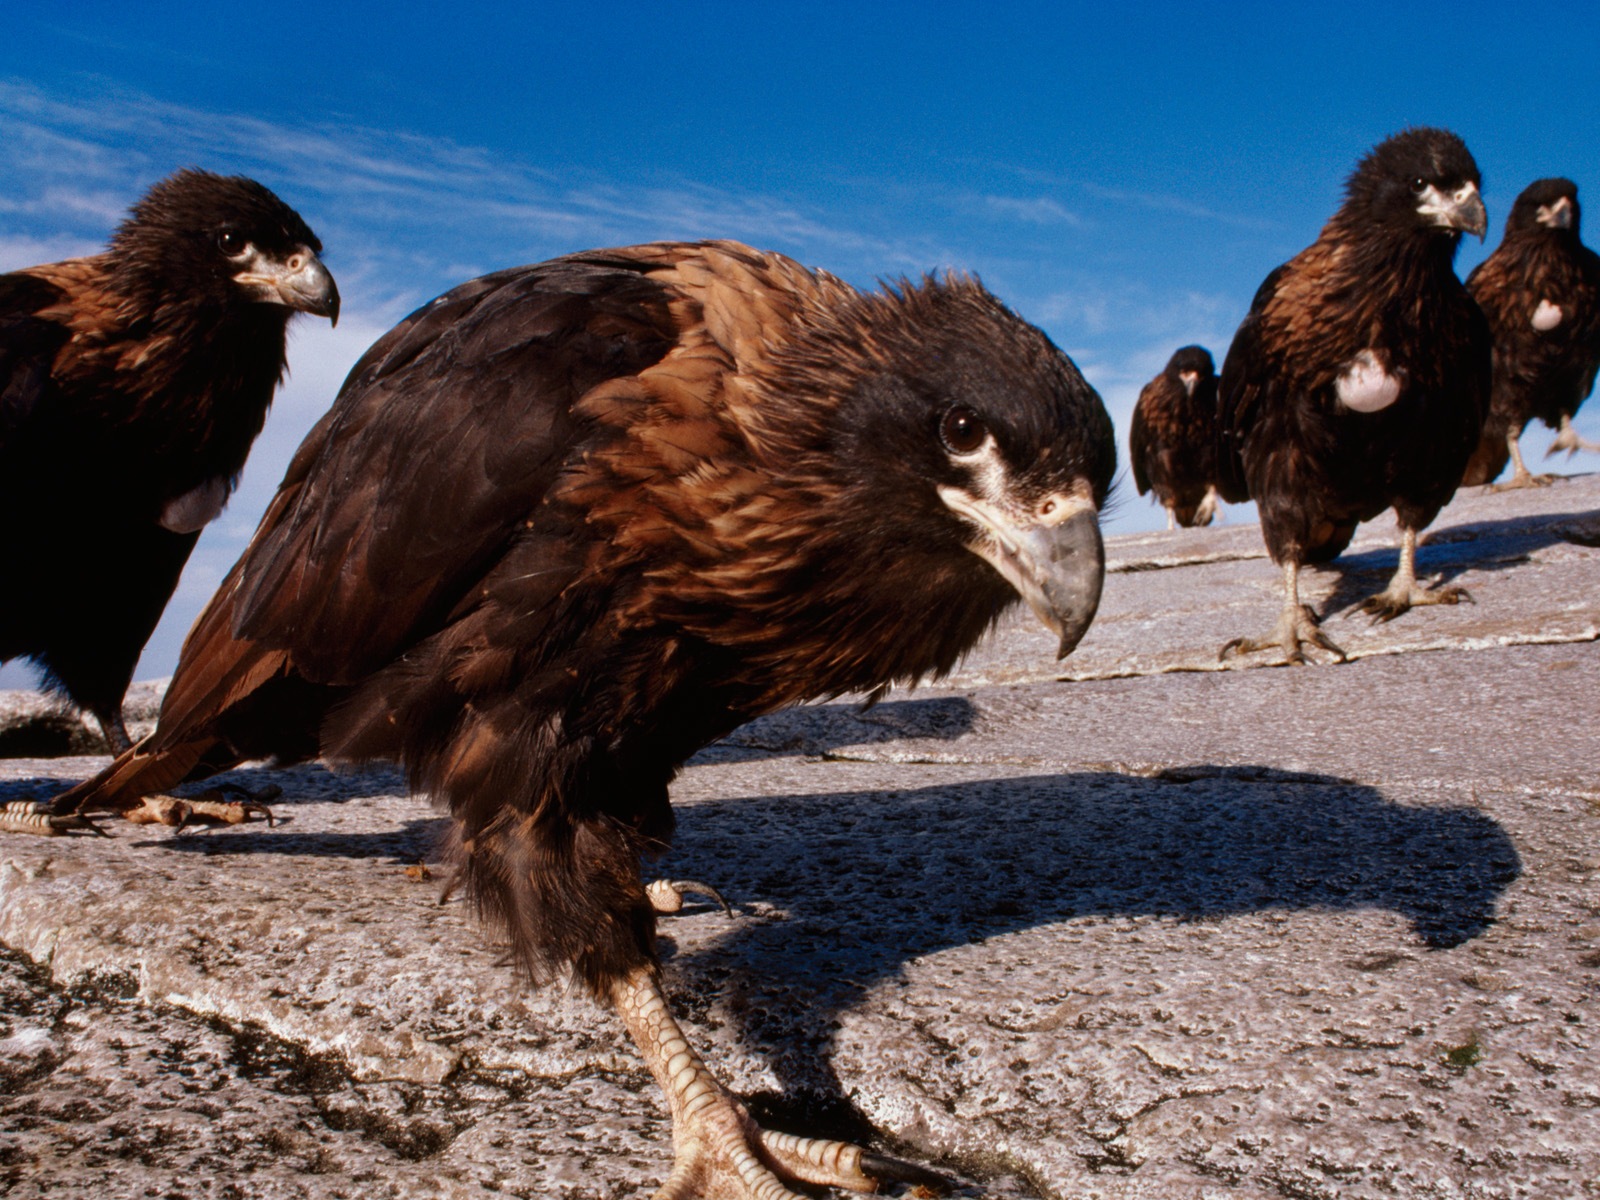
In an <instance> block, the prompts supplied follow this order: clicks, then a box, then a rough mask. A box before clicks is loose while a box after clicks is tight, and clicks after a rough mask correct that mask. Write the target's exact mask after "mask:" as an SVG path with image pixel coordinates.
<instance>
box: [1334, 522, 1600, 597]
mask: <svg viewBox="0 0 1600 1200" xmlns="http://www.w3.org/2000/svg"><path fill="white" fill-rule="evenodd" d="M1562 543H1570V544H1574V545H1580V546H1595V545H1600V509H1592V510H1590V511H1588V512H1573V513H1560V514H1549V513H1546V514H1541V515H1537V516H1531V517H1507V518H1505V519H1503V520H1496V521H1473V522H1469V523H1466V524H1462V525H1449V526H1446V527H1444V528H1442V529H1437V530H1434V531H1433V532H1431V533H1424V534H1423V535H1422V537H1421V539H1420V541H1419V544H1418V546H1417V578H1418V580H1419V581H1421V582H1423V583H1424V584H1428V583H1432V585H1433V586H1439V587H1443V586H1445V585H1447V584H1449V583H1450V582H1451V581H1452V580H1454V579H1456V578H1458V577H1459V576H1461V575H1463V574H1464V573H1466V572H1467V571H1505V570H1509V569H1510V568H1512V567H1516V566H1520V565H1522V564H1524V563H1526V562H1528V561H1529V559H1530V558H1532V556H1533V555H1534V554H1535V553H1537V552H1538V551H1540V550H1546V549H1548V548H1549V547H1551V546H1557V545H1561V544H1562ZM1399 565H1400V550H1399V547H1398V546H1394V547H1386V548H1384V549H1379V550H1363V551H1361V552H1359V553H1356V554H1343V555H1340V556H1339V557H1338V558H1337V559H1335V560H1334V561H1333V562H1332V563H1330V564H1328V565H1326V566H1323V567H1321V568H1319V570H1321V571H1328V572H1332V573H1334V574H1335V575H1336V576H1337V579H1336V580H1335V582H1334V585H1333V590H1332V591H1331V592H1329V593H1328V595H1327V596H1326V597H1325V598H1324V599H1323V601H1322V603H1321V604H1320V605H1319V606H1318V616H1319V617H1324V618H1326V617H1328V616H1331V615H1333V614H1335V613H1340V612H1346V611H1348V612H1350V613H1352V614H1354V613H1355V612H1357V611H1359V610H1358V609H1357V606H1358V605H1360V604H1361V603H1362V602H1363V601H1365V600H1366V599H1367V598H1368V597H1370V596H1373V595H1375V594H1377V593H1378V592H1380V591H1382V590H1383V589H1384V587H1385V586H1387V585H1388V582H1389V580H1390V579H1391V578H1393V576H1394V573H1395V570H1396V569H1397V568H1398V567H1399Z"/></svg>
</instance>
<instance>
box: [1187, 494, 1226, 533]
mask: <svg viewBox="0 0 1600 1200" xmlns="http://www.w3.org/2000/svg"><path fill="white" fill-rule="evenodd" d="M1221 500H1222V497H1221V496H1220V495H1218V494H1217V489H1216V488H1207V489H1206V494H1205V495H1204V496H1203V497H1201V499H1200V503H1199V504H1198V505H1197V506H1196V507H1195V510H1194V521H1193V522H1191V524H1193V525H1195V526H1196V527H1200V526H1205V525H1209V524H1211V522H1212V519H1213V518H1214V517H1216V515H1217V505H1218V504H1219V503H1220V502H1221Z"/></svg>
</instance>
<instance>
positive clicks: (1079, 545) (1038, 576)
mask: <svg viewBox="0 0 1600 1200" xmlns="http://www.w3.org/2000/svg"><path fill="white" fill-rule="evenodd" d="M939 498H940V499H941V500H943V501H944V502H945V504H946V505H948V506H949V507H950V509H951V510H952V511H954V512H955V513H957V514H958V515H960V516H962V517H965V518H966V519H967V520H968V521H969V522H970V523H971V524H973V525H975V526H976V527H977V529H978V531H979V536H978V537H977V538H975V539H974V540H973V541H972V542H971V543H969V545H968V548H969V549H970V550H971V551H972V552H973V553H974V554H976V555H978V556H979V557H980V558H982V559H983V560H984V561H985V562H987V563H988V564H989V565H990V566H992V567H993V568H994V569H995V570H996V571H999V572H1000V574H1001V575H1002V576H1004V578H1005V580H1006V582H1007V583H1009V584H1010V585H1011V586H1012V587H1014V588H1016V589H1017V594H1018V595H1019V596H1021V597H1022V598H1023V599H1024V600H1026V601H1027V602H1028V607H1029V608H1031V609H1033V611H1034V612H1035V613H1036V614H1037V615H1038V617H1039V619H1040V620H1041V621H1043V622H1044V623H1045V625H1047V626H1048V627H1049V628H1050V629H1051V631H1052V632H1054V633H1055V634H1056V635H1057V636H1058V637H1059V638H1060V639H1061V644H1060V650H1059V652H1058V653H1057V654H1056V657H1057V658H1065V657H1066V656H1067V655H1069V654H1071V653H1072V651H1073V649H1074V648H1075V647H1076V646H1077V644H1078V643H1079V642H1080V641H1082V640H1083V635H1084V634H1085V633H1087V632H1088V631H1089V623H1090V622H1091V621H1093V620H1094V614H1095V610H1096V609H1098V608H1099V607H1100V585H1101V583H1102V582H1104V580H1105V574H1106V556H1105V547H1104V545H1102V543H1101V541H1100V514H1099V512H1098V511H1096V509H1095V507H1094V505H1093V504H1092V503H1090V502H1089V501H1087V500H1083V499H1079V498H1076V497H1066V496H1053V497H1050V498H1049V499H1047V500H1045V501H1044V502H1042V503H1041V504H1039V505H1036V506H1035V508H1034V511H1033V512H1032V513H1031V514H1029V516H1028V517H1026V518H1022V519H1019V518H1017V517H1016V516H1014V515H1012V514H1011V513H1009V512H1006V511H1004V510H1002V509H1000V508H999V507H997V506H995V505H994V504H991V503H989V502H988V501H986V500H982V499H979V498H977V497H974V496H972V495H970V494H969V493H967V492H964V491H962V490H961V489H960V488H954V487H941V488H940V489H939Z"/></svg>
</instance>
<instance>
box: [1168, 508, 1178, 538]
mask: <svg viewBox="0 0 1600 1200" xmlns="http://www.w3.org/2000/svg"><path fill="white" fill-rule="evenodd" d="M1177 527H1178V518H1177V515H1176V514H1175V513H1174V512H1173V510H1172V505H1170V504H1169V505H1167V532H1168V533H1171V532H1172V531H1173V530H1174V529H1176V528H1177Z"/></svg>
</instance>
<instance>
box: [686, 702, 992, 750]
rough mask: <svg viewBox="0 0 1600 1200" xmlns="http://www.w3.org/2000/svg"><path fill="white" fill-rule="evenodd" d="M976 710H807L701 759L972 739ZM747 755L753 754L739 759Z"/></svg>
mask: <svg viewBox="0 0 1600 1200" xmlns="http://www.w3.org/2000/svg"><path fill="white" fill-rule="evenodd" d="M977 721H978V707H977V705H975V704H973V703H972V701H971V700H969V699H967V698H966V697H965V696H937V697H930V698H928V699H925V700H886V701H884V702H883V703H881V704H874V705H871V706H870V707H863V706H862V705H861V704H805V705H801V706H799V707H797V708H786V709H784V710H783V711H782V712H776V713H773V714H771V715H770V716H765V717H760V718H758V719H757V720H754V721H751V722H750V723H749V724H747V725H741V726H740V727H739V728H738V729H736V730H734V731H733V732H732V733H731V734H729V735H728V736H727V737H726V738H724V739H723V740H722V741H721V742H718V743H717V744H716V745H715V746H714V747H710V748H708V750H707V751H702V752H701V753H702V754H703V755H705V756H706V757H707V758H709V759H713V760H721V761H727V760H729V759H730V758H735V759H737V758H751V757H759V758H767V757H770V756H771V755H773V754H799V755H806V756H811V757H816V756H819V755H824V754H827V753H829V752H830V751H832V750H837V749H838V748H840V747H841V746H870V745H874V744H876V743H878V742H897V741H903V740H905V739H907V738H929V739H933V740H936V741H954V740H955V739H956V738H959V737H962V736H963V735H965V734H968V733H971V732H972V730H973V728H974V726H976V724H977ZM741 752H749V753H741Z"/></svg>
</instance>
